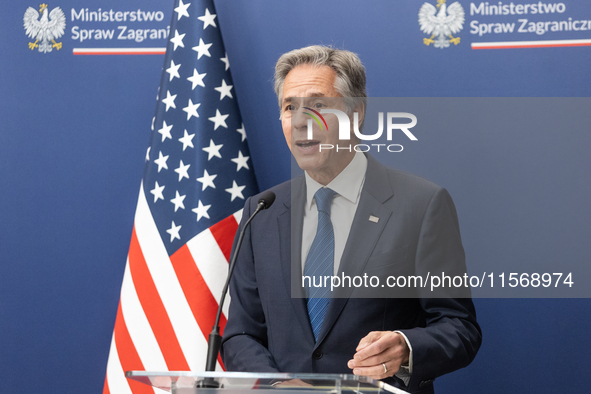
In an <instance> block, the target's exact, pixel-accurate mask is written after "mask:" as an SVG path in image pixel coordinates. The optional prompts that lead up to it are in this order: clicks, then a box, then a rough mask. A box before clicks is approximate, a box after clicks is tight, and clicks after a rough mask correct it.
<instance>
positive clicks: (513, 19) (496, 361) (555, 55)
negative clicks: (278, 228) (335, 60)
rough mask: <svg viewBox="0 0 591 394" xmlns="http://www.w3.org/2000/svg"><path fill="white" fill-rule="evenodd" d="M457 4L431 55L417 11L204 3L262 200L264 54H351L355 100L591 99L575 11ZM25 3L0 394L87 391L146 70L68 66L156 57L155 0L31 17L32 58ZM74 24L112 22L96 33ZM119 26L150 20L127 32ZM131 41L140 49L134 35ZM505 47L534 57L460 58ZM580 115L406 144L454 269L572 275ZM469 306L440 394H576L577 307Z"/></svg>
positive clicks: (152, 95)
mask: <svg viewBox="0 0 591 394" xmlns="http://www.w3.org/2000/svg"><path fill="white" fill-rule="evenodd" d="M429 2H430V3H432V4H434V3H435V1H429ZM460 3H461V5H462V6H463V9H464V10H465V12H466V21H465V23H464V27H463V29H462V30H461V31H460V32H459V33H457V34H456V36H459V37H460V38H461V41H460V43H459V44H458V45H454V44H452V45H451V46H450V47H449V48H444V49H440V48H434V47H433V46H432V45H429V46H426V45H424V43H423V38H428V35H427V34H423V33H422V32H421V30H420V28H419V23H418V17H417V15H418V10H419V8H420V7H421V5H422V4H423V1H415V0H404V1H396V2H394V1H391V0H374V1H371V2H364V1H353V0H347V1H345V0H326V1H323V2H317V1H308V0H305V1H304V0H300V1H296V2H285V1H276V0H255V1H216V7H217V13H218V23H219V24H220V26H221V30H222V34H223V37H224V40H225V44H226V50H227V52H228V56H229V60H230V64H231V69H232V72H233V78H234V84H235V86H234V87H235V90H236V94H237V97H238V101H239V104H240V108H241V111H242V116H243V120H244V124H245V128H246V132H247V134H248V138H249V141H250V150H251V156H252V162H253V164H254V167H255V170H256V174H257V178H258V182H259V186H260V188H261V189H266V188H268V187H270V186H273V185H275V184H277V183H279V182H282V181H284V180H286V179H288V178H289V176H290V167H289V160H288V159H287V158H288V157H289V151H288V149H287V148H286V146H285V142H284V140H283V135H282V132H281V129H280V122H279V120H278V111H277V101H276V98H275V96H274V93H273V90H272V82H271V77H272V72H273V66H274V63H275V61H276V60H277V58H278V57H279V56H280V55H281V54H282V53H284V52H286V51H289V50H291V49H294V48H298V47H302V46H306V45H311V44H330V45H334V46H337V47H342V48H346V49H348V50H351V51H353V52H356V53H358V54H359V56H360V57H361V59H362V60H363V62H364V64H365V66H366V69H367V74H368V92H369V94H370V95H371V96H373V97H588V96H590V92H591V76H590V74H589V66H588V65H589V60H591V47H589V46H588V45H583V44H585V42H586V41H576V45H577V46H570V45H573V44H572V42H569V41H565V40H588V39H590V38H591V4H589V3H588V2H582V1H575V0H568V1H567V0H565V1H562V2H560V3H556V2H551V1H547V2H542V3H543V4H541V5H542V6H543V7H539V9H538V7H536V8H535V9H536V12H534V11H533V10H534V8H533V7H531V5H530V7H529V8H528V9H527V12H524V9H525V7H522V8H518V7H515V5H526V4H530V3H528V2H527V1H523V0H514V1H513V3H514V4H513V3H506V4H505V3H502V4H504V5H508V6H509V5H510V4H513V7H508V8H506V10H507V13H506V14H501V15H498V14H495V12H496V11H495V10H494V9H491V8H490V7H489V8H485V5H488V3H486V4H485V3H483V2H468V1H465V0H461V1H460ZM491 4H492V3H491ZM531 4H535V5H538V3H534V2H531ZM38 6H39V4H36V3H33V2H26V1H22V0H18V1H13V2H10V3H9V4H5V6H4V8H3V12H2V13H1V14H0V33H1V36H2V37H3V39H4V41H3V46H2V54H1V60H0V62H1V63H0V93H1V95H0V120H1V121H0V125H1V126H0V141H1V142H0V149H1V152H2V153H1V154H0V185H1V193H0V262H1V266H0V267H1V270H0V382H1V383H0V385H1V386H2V389H1V390H0V391H2V392H4V391H5V392H35V391H36V392H44V393H58V392H59V393H74V392H88V393H91V392H100V391H101V390H102V386H103V382H104V376H105V367H106V362H107V357H108V351H109V345H110V340H111V335H112V330H113V325H114V321H115V314H116V310H117V303H118V301H119V291H120V285H121V279H122V277H123V271H124V267H125V261H126V255H127V248H128V246H129V240H130V236H131V230H132V225H133V215H134V210H135V203H136V199H137V193H138V190H139V183H140V178H141V175H142V172H143V164H144V157H145V153H146V148H147V146H148V141H149V135H150V126H151V121H152V117H153V115H154V108H155V99H156V94H157V91H158V84H159V81H160V75H161V72H162V65H163V56H161V55H118V56H113V55H111V56H99V55H77V54H75V53H76V51H78V53H80V51H82V50H89V49H91V50H92V49H93V48H94V49H96V48H115V47H117V48H128V49H129V48H160V47H165V45H166V40H165V39H163V38H162V36H161V34H160V35H159V33H158V32H159V31H161V30H163V29H164V30H165V29H166V28H167V26H168V24H169V21H170V19H171V17H172V8H173V5H172V2H163V1H156V0H143V1H139V0H125V1H122V2H121V1H114V0H82V1H74V0H60V1H59V3H57V2H56V3H48V6H49V10H52V9H53V8H55V7H58V6H59V7H61V9H62V10H63V11H64V14H65V17H66V31H65V34H64V35H63V36H62V37H61V38H60V39H58V40H57V41H59V42H62V44H63V47H62V48H61V49H60V50H59V51H58V50H56V49H54V50H53V51H52V52H50V53H40V52H38V51H37V49H35V50H30V49H29V47H28V43H29V42H33V41H32V40H29V39H28V38H27V36H26V34H25V30H24V28H23V15H24V13H25V11H26V9H27V7H33V8H36V9H38ZM86 9H88V11H89V13H91V12H99V9H100V11H101V15H103V13H102V12H104V11H110V10H114V12H117V11H121V12H122V13H123V12H125V11H128V12H129V13H128V14H127V16H126V17H125V20H124V19H123V18H124V16H123V15H124V14H122V15H121V16H120V18H119V19H120V20H116V19H117V18H116V16H115V13H113V18H114V19H115V20H113V21H110V20H107V21H104V20H102V19H101V20H99V21H96V20H89V19H88V18H86ZM518 9H521V11H522V12H521V13H518V11H517V10H518ZM540 10H542V11H543V13H541V12H540ZM552 10H554V11H553V12H552ZM497 11H498V10H497ZM500 11H501V13H504V11H503V9H502V8H501V10H500ZM131 12H136V14H135V15H140V14H141V15H142V16H143V18H144V19H149V18H150V17H149V15H152V17H151V18H152V20H147V21H146V20H138V18H137V17H136V19H135V20H133V21H132V20H131ZM158 12H160V13H161V14H158ZM89 18H92V16H90V17H89ZM101 18H102V17H101ZM109 18H110V16H109ZM573 21H574V22H577V23H573ZM540 22H541V25H540ZM546 22H548V23H546ZM560 22H564V23H563V24H562V25H561V24H560ZM532 23H533V24H532ZM569 23H570V24H569ZM512 24H513V32H507V29H509V28H510V27H511V25H512ZM501 25H504V26H508V27H506V28H505V32H502V27H499V26H501ZM482 26H484V27H482ZM532 26H533V27H532ZM540 26H542V27H540ZM530 28H531V29H533V30H534V31H529V30H530ZM575 28H576V29H575ZM583 28H585V29H583ZM138 29H141V30H142V31H144V30H145V29H148V30H149V32H148V37H147V38H144V39H140V38H138V34H137V30H138ZM553 29H555V30H553ZM91 30H92V32H90V31H91ZM97 30H100V31H101V33H97ZM109 30H112V31H113V36H112V37H111V38H109V36H108V31H109ZM82 31H85V32H86V34H87V37H88V38H85V39H84V40H82V37H83V35H82V33H81V32H82ZM130 31H134V33H133V35H130ZM152 31H155V32H156V33H152ZM485 31H486V32H485ZM489 31H490V32H489ZM495 31H499V32H495ZM104 32H107V34H106V35H105V33H104ZM150 36H152V37H150ZM515 41H525V42H528V44H525V46H539V45H540V44H541V43H540V41H550V42H551V43H550V44H548V43H547V44H546V45H552V47H534V48H512V49H473V48H477V47H479V46H482V45H483V44H484V45H485V46H486V45H487V44H488V43H491V42H515ZM566 45H569V46H566ZM579 114H581V115H580V116H581V117H582V119H581V121H580V122H570V123H569V127H568V128H566V127H565V128H563V129H559V130H549V129H544V128H542V129H540V130H537V129H536V130H531V129H530V130H528V129H526V128H525V129H519V130H517V131H516V132H517V133H518V134H516V135H515V139H516V141H518V142H519V143H518V144H516V145H514V146H513V145H511V143H512V141H511V140H512V138H511V137H510V136H509V137H508V136H507V134H506V133H499V139H500V138H502V144H503V145H501V146H499V143H500V140H499V139H497V138H495V136H494V135H493V136H491V135H490V133H481V132H479V130H478V128H477V125H478V120H477V119H471V120H470V122H469V123H470V126H469V127H466V128H465V129H463V130H456V133H455V134H454V137H453V138H456V139H457V141H460V140H461V141H464V143H463V144H460V145H458V144H456V145H455V147H456V149H454V150H453V152H449V151H442V150H439V151H436V152H437V154H426V153H425V152H423V153H422V154H423V156H420V155H419V154H420V152H417V153H416V154H417V156H413V153H412V150H411V149H409V150H408V151H406V152H404V153H403V154H405V155H406V156H400V159H399V165H400V167H402V168H404V169H406V170H408V171H411V172H415V173H417V174H419V175H422V176H425V177H427V178H429V179H432V180H433V181H435V182H437V183H439V184H441V185H443V186H446V187H448V188H449V189H450V192H451V193H452V196H453V197H454V199H455V201H456V204H457V208H458V213H459V218H460V224H461V226H462V233H463V237H464V243H465V247H466V251H467V257H468V264H471V261H473V262H474V263H473V264H476V265H477V264H480V263H481V262H482V260H483V259H485V260H486V261H489V262H488V264H489V265H494V264H495V261H498V262H499V265H500V266H507V265H509V266H511V265H513V267H515V270H522V269H524V268H522V267H527V269H530V270H531V267H532V265H533V266H535V263H536V262H538V261H540V262H544V263H545V264H551V266H552V268H553V269H554V270H555V272H562V271H564V269H565V268H564V267H565V266H568V265H570V264H572V263H578V264H580V265H581V266H588V265H589V262H590V259H589V254H588V251H589V249H588V248H589V237H590V235H591V231H590V230H591V229H590V224H589V223H590V219H591V214H590V210H589V208H588V207H586V205H585V202H588V201H589V200H590V198H589V197H591V191H590V185H591V182H590V179H589V175H588V174H589V168H591V162H590V159H589V156H590V155H589V154H588V150H589V149H590V148H591V140H590V131H591V130H589V128H588V125H589V113H587V114H585V113H584V112H579ZM442 122H444V120H442ZM577 125H578V126H577ZM464 137H465V138H464ZM430 138H431V137H429V135H428V133H424V134H422V135H421V136H419V141H418V143H422V142H423V141H425V142H424V144H425V145H423V146H424V147H428V146H429V145H428V144H429V143H430V142H429V141H430ZM437 138H438V139H440V138H441V136H438V137H437ZM450 138H451V137H450ZM528 141H531V144H528V143H527V142H528ZM447 142H448V143H450V144H451V142H450V141H447ZM452 142H453V141H452ZM433 143H434V142H433V140H432V139H431V144H433ZM502 146H506V147H510V148H507V149H503V148H502ZM421 149H422V150H423V151H426V152H427V153H429V149H428V148H421ZM507 163H509V164H507ZM544 180H547V183H544ZM534 188H538V189H539V190H540V191H541V193H540V194H538V195H539V198H536V194H534V193H532V190H534ZM538 189H536V190H538ZM524 196H527V197H528V198H525V197H524ZM530 197H531V198H530ZM507 207H510V208H511V209H512V211H511V213H510V214H507V211H506V208H507ZM553 235H556V237H553ZM522 262H527V263H528V264H529V265H521V263H522ZM493 268H494V266H493V267H490V268H489V269H493ZM585 280H589V278H574V281H575V285H576V284H577V283H579V282H580V283H584V281H585ZM475 304H476V307H477V312H478V317H479V321H480V323H481V325H482V328H483V335H484V342H483V346H482V349H481V350H480V353H479V354H478V356H477V358H476V360H475V361H474V363H473V364H472V365H471V366H470V367H468V368H466V369H464V370H462V371H459V372H456V373H454V374H451V375H449V376H445V377H442V378H441V379H438V381H437V382H436V387H437V390H438V392H440V393H452V392H462V393H472V392H479V393H494V392H515V393H550V392H585V391H588V390H587V389H586V388H587V385H588V384H587V382H586V379H585V378H584V376H586V372H587V367H588V366H589V365H591V355H590V354H591V352H590V350H591V346H590V344H589V339H588V327H590V325H591V301H590V300H589V299H476V300H475Z"/></svg>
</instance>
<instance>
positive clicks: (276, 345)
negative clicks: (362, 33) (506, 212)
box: [222, 46, 481, 393]
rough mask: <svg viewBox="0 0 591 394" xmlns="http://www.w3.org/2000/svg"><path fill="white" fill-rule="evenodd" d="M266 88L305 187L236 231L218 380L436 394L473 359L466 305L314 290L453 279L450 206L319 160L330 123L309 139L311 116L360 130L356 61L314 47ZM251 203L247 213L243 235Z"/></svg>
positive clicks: (474, 329) (383, 173)
mask: <svg viewBox="0 0 591 394" xmlns="http://www.w3.org/2000/svg"><path fill="white" fill-rule="evenodd" d="M275 89H276V93H277V96H278V99H279V104H280V107H281V120H282V126H283V131H284V135H285V138H286V141H287V143H288V145H289V147H290V149H291V152H292V154H293V156H294V157H295V159H296V161H297V163H298V165H299V167H300V168H302V169H303V170H304V171H305V176H302V177H298V178H295V179H293V180H291V181H289V182H286V183H283V184H281V185H278V186H276V187H274V188H273V189H272V190H273V191H274V192H275V194H276V196H277V197H276V201H275V203H274V204H273V206H272V207H271V208H269V209H268V210H266V211H263V212H261V213H260V214H259V216H258V217H257V218H256V220H254V221H253V222H252V223H251V227H250V228H249V229H247V231H246V234H245V238H244V243H243V245H242V250H241V251H240V254H239V256H238V261H237V264H236V268H235V271H234V276H233V279H232V282H231V297H232V299H231V303H230V311H229V317H228V322H227V325H226V327H225V332H224V338H223V345H222V356H223V359H224V363H225V365H226V367H227V369H228V370H237V371H253V372H255V371H256V372H319V373H354V374H357V375H366V376H370V377H372V378H375V379H384V381H386V382H388V383H390V384H393V385H395V386H398V387H401V388H403V389H405V390H407V391H410V392H417V393H431V392H433V385H432V382H433V380H434V379H435V378H436V377H438V376H440V375H443V374H445V373H448V372H452V371H454V370H456V369H458V368H462V367H464V366H466V365H468V364H469V363H470V362H471V361H472V359H473V358H474V356H475V355H476V352H477V351H478V348H479V347H480V343H481V331H480V327H479V326H478V324H477V322H476V315H475V311H474V306H473V304H472V301H471V299H470V298H469V297H464V298H449V297H441V294H439V295H438V296H437V297H434V298H427V297H425V291H423V290H422V289H412V291H413V292H411V293H408V292H407V293H404V292H403V293H396V289H394V290H392V291H391V293H384V290H388V291H389V288H385V289H384V288H382V287H381V286H380V287H379V289H377V290H376V289H372V288H371V286H368V285H367V284H365V285H364V286H351V285H349V286H343V287H341V288H338V289H337V290H336V291H334V292H333V291H331V290H330V289H328V288H327V287H322V286H320V287H319V286H316V284H315V283H316V282H314V278H316V277H318V278H322V277H325V276H329V275H333V274H334V276H337V277H342V278H344V277H345V276H347V277H351V278H353V277H363V276H364V275H366V276H369V277H372V276H377V277H378V278H380V279H381V280H383V281H382V282H381V283H385V279H386V278H387V277H388V276H404V277H409V276H415V277H416V276H419V275H421V276H422V277H425V276H426V275H427V273H429V274H435V273H438V272H439V273H442V272H445V273H446V274H448V275H449V274H451V275H462V273H464V272H465V261H464V260H465V258H464V251H463V248H462V244H461V239H460V232H459V225H458V220H457V215H456V211H455V207H454V204H453V202H452V200H451V197H450V196H449V194H448V193H447V191H446V190H445V189H443V188H440V187H439V186H437V185H435V184H433V183H431V182H429V181H427V180H424V179H422V178H419V177H417V176H414V175H410V174H407V173H403V172H400V171H395V170H392V169H388V168H386V167H384V166H383V165H381V164H380V163H379V162H378V161H377V160H375V159H374V158H373V157H371V156H370V155H365V154H362V153H358V152H355V150H354V149H351V150H347V149H342V150H337V149H323V148H321V147H329V146H337V145H339V143H341V145H342V141H339V140H338V138H339V135H338V130H339V127H338V120H337V117H336V116H334V115H325V117H324V119H325V121H326V124H325V125H324V126H326V127H325V128H323V127H321V125H319V126H318V127H316V126H314V129H313V136H312V137H311V138H310V136H308V133H307V132H308V119H309V118H310V115H309V114H310V113H311V112H314V111H321V110H322V109H326V108H331V109H338V110H341V111H343V112H345V113H347V114H352V113H353V112H358V113H359V114H360V116H359V118H358V122H359V125H358V126H359V127H360V128H361V124H362V123H363V115H364V113H365V97H366V93H365V70H364V68H363V66H362V65H361V62H360V61H359V58H358V57H357V56H356V55H355V54H353V53H351V52H348V51H343V50H336V49H332V48H327V47H320V46H314V47H307V48H302V49H299V50H295V51H292V52H289V53H287V54H285V55H283V56H282V57H281V58H280V59H279V61H278V63H277V66H276V73H275ZM349 98H357V99H349ZM351 118H353V117H351ZM351 122H353V120H351ZM352 125H353V124H352ZM346 142H347V144H349V143H351V144H353V145H354V143H355V142H356V140H355V139H353V140H352V142H350V141H346ZM357 142H358V141H357ZM257 201H258V199H257V196H255V197H253V198H251V199H249V200H247V202H246V204H245V208H244V212H243V222H242V223H241V226H242V225H244V220H245V219H246V218H248V217H249V216H250V214H251V213H252V212H253V211H254V209H255V208H256V204H257ZM303 278H308V279H307V280H306V279H303ZM329 286H330V282H329ZM374 290H375V291H374ZM386 294H387V295H386ZM393 294H398V296H394V295H393ZM409 294H413V295H414V296H415V297H416V298H408V296H409ZM454 294H457V293H454ZM468 294H469V293H468ZM444 295H445V293H444ZM463 295H464V296H465V293H464V294H463ZM377 297H379V298H377Z"/></svg>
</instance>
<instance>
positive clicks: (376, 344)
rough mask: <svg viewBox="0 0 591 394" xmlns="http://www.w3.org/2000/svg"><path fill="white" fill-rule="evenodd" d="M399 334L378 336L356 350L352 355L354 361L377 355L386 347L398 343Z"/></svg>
mask: <svg viewBox="0 0 591 394" xmlns="http://www.w3.org/2000/svg"><path fill="white" fill-rule="evenodd" d="M398 337H399V335H388V336H386V335H380V336H379V338H377V339H376V340H374V341H373V342H372V343H370V344H368V345H367V346H365V347H364V348H362V349H360V350H357V353H355V355H354V356H353V358H354V359H355V360H356V361H362V360H365V359H367V358H369V357H372V356H377V355H379V354H380V353H382V352H384V351H385V350H387V349H388V348H391V347H394V346H397V345H400V339H399V338H398Z"/></svg>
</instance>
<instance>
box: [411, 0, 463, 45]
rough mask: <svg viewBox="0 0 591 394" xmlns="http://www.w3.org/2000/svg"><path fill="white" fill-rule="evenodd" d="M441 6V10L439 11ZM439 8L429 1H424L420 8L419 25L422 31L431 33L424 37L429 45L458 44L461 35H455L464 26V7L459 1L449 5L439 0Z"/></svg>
mask: <svg viewBox="0 0 591 394" xmlns="http://www.w3.org/2000/svg"><path fill="white" fill-rule="evenodd" d="M437 8H439V11H437ZM437 8H436V7H435V6H433V5H432V4H429V3H424V4H423V5H422V6H421V9H420V10H419V25H420V26H421V31H422V32H423V33H426V34H431V37H429V38H423V43H424V44H425V45H427V46H429V44H433V46H434V47H435V48H441V49H443V48H447V47H449V46H450V44H451V43H453V44H454V45H458V44H459V43H460V37H454V36H453V34H456V33H458V32H459V31H460V30H462V27H463V26H464V19H465V18H464V9H463V8H462V5H461V4H460V3H459V2H457V1H456V2H453V3H452V4H450V5H449V7H448V6H447V4H445V0H437Z"/></svg>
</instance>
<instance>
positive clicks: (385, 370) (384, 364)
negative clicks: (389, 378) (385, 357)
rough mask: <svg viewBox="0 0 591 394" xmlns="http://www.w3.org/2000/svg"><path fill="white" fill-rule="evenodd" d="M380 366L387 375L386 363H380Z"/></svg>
mask: <svg viewBox="0 0 591 394" xmlns="http://www.w3.org/2000/svg"><path fill="white" fill-rule="evenodd" d="M382 365H383V366H384V373H388V368H387V367H386V363H382Z"/></svg>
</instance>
